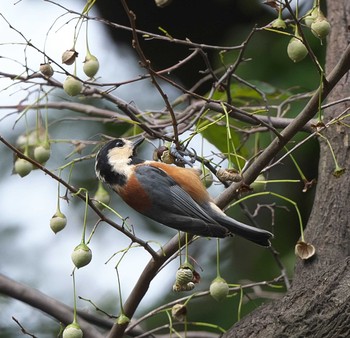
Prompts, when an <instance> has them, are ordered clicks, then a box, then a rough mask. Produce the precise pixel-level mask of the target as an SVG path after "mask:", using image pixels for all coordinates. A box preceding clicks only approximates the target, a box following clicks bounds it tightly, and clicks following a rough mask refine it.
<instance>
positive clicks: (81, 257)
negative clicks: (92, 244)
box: [71, 243, 92, 269]
mask: <svg viewBox="0 0 350 338" xmlns="http://www.w3.org/2000/svg"><path fill="white" fill-rule="evenodd" d="M71 257H72V261H73V263H74V265H75V266H76V267H77V268H78V269H79V268H82V267H83V266H85V265H88V264H89V263H90V262H91V259H92V252H91V250H90V248H89V247H88V246H87V245H86V244H84V243H81V244H79V245H78V246H76V247H75V249H74V251H73V253H72V256H71Z"/></svg>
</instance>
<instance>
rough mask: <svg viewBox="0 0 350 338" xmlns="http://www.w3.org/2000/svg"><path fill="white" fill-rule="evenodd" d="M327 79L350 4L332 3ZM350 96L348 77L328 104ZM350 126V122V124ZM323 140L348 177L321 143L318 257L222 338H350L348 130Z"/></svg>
mask: <svg viewBox="0 0 350 338" xmlns="http://www.w3.org/2000/svg"><path fill="white" fill-rule="evenodd" d="M327 8H328V11H327V12H328V14H327V17H328V20H329V21H330V23H331V25H332V31H331V34H330V36H329V38H328V45H327V57H326V70H327V71H326V73H327V72H329V71H330V70H331V69H333V67H334V66H335V64H336V62H337V61H338V59H339V56H340V54H341V53H342V52H343V51H344V50H345V49H346V47H347V46H348V44H349V41H350V33H349V27H350V2H349V1H348V0H341V1H340V0H339V1H333V0H328V3H327ZM349 96H350V75H349V72H348V73H347V74H346V75H345V76H344V77H343V79H342V80H341V81H340V82H339V83H338V85H337V86H336V87H335V89H334V90H333V91H332V93H331V94H330V95H329V97H328V101H329V102H331V101H335V100H339V99H341V98H344V97H349ZM349 107H350V103H349V102H347V103H343V104H339V105H336V106H334V108H331V109H327V110H326V111H325V117H324V118H325V121H326V122H327V121H329V120H330V119H331V118H333V117H335V116H337V115H339V113H341V112H342V111H345V110H346V109H349ZM347 123H349V122H347ZM324 135H325V136H326V137H327V138H328V140H329V142H330V144H331V145H332V147H333V150H334V154H335V156H336V158H337V161H338V163H339V165H340V166H341V167H344V168H345V169H346V171H345V173H344V174H343V175H342V176H340V177H338V178H336V177H335V176H334V175H333V172H334V169H335V165H334V161H333V158H332V154H331V152H330V149H329V146H328V144H327V142H325V141H324V140H323V139H320V162H319V177H318V184H317V188H316V195H315V201H314V206H313V210H312V212H311V215H310V218H309V221H308V224H307V228H306V231H305V240H306V241H307V242H310V243H312V244H313V245H314V246H315V247H316V252H317V254H316V256H315V257H314V258H313V259H312V260H310V261H306V262H302V261H298V262H297V264H296V267H295V274H294V280H293V284H292V288H291V289H290V290H289V292H288V293H287V294H286V295H285V296H284V297H283V298H282V299H281V300H278V301H276V302H273V303H269V304H267V305H265V306H263V307H260V308H259V309H257V310H256V311H255V312H253V313H251V314H249V315H248V316H246V317H245V318H243V320H241V321H240V322H239V323H237V324H236V325H235V326H233V327H232V328H231V329H230V330H229V331H228V332H227V334H226V335H224V337H226V338H232V337H264V338H266V337H350V316H349V314H350V301H349V297H350V293H349V287H350V282H349V281H350V279H349V277H350V257H349V251H350V208H349V201H350V170H349V169H350V168H349V167H350V149H349V135H350V132H349V127H348V126H346V125H345V124H334V125H332V126H331V127H329V128H328V129H327V130H326V131H325V133H324Z"/></svg>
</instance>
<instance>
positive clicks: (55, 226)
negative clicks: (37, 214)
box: [50, 211, 67, 234]
mask: <svg viewBox="0 0 350 338" xmlns="http://www.w3.org/2000/svg"><path fill="white" fill-rule="evenodd" d="M66 225H67V217H66V216H65V215H64V214H62V212H60V211H57V212H56V213H55V214H54V215H53V216H52V217H51V219H50V228H51V230H52V231H53V232H54V233H55V234H57V233H58V232H60V231H61V230H63V229H64V228H65V227H66Z"/></svg>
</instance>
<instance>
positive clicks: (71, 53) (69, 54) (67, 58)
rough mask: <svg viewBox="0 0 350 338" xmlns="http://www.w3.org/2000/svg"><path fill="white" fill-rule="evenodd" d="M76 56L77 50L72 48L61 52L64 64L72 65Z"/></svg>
mask: <svg viewBox="0 0 350 338" xmlns="http://www.w3.org/2000/svg"><path fill="white" fill-rule="evenodd" d="M77 57H78V52H76V51H75V50H74V49H69V50H66V51H65V52H64V53H63V54H62V63H63V64H65V65H72V64H73V63H74V61H75V59H76V58H77Z"/></svg>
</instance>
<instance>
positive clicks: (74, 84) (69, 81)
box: [63, 76, 83, 96]
mask: <svg viewBox="0 0 350 338" xmlns="http://www.w3.org/2000/svg"><path fill="white" fill-rule="evenodd" d="M63 89H64V91H65V92H66V93H67V94H68V95H69V96H76V95H78V94H80V92H81V90H82V89H83V84H82V83H81V82H80V81H79V80H77V79H76V78H74V77H73V76H67V78H66V79H65V81H64V82H63Z"/></svg>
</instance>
